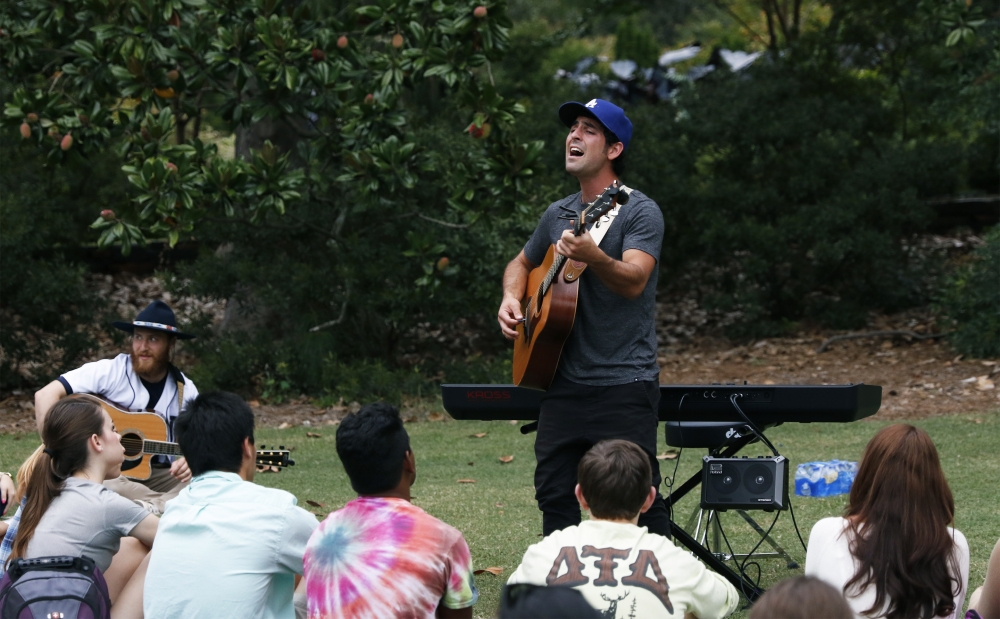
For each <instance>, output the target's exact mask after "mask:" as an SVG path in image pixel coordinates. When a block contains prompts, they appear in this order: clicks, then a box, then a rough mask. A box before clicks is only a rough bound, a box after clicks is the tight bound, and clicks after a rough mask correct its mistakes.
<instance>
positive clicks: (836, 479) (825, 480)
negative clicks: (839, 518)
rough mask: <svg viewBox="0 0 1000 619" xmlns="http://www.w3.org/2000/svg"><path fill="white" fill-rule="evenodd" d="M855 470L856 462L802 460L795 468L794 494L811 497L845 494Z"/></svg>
mask: <svg viewBox="0 0 1000 619" xmlns="http://www.w3.org/2000/svg"><path fill="white" fill-rule="evenodd" d="M857 472H858V463H857V462H847V461H845V460H830V461H829V462H803V463H802V464H800V465H799V466H798V467H797V468H796V469H795V494H796V495H797V496H811V497H824V496H834V495H837V494H847V493H849V492H850V491H851V486H852V485H853V484H854V476H855V475H856V474H857Z"/></svg>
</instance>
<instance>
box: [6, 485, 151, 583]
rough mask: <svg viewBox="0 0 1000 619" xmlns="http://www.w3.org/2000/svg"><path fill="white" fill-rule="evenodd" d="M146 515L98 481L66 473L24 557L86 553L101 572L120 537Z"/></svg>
mask: <svg viewBox="0 0 1000 619" xmlns="http://www.w3.org/2000/svg"><path fill="white" fill-rule="evenodd" d="M148 515H149V512H147V511H146V510H144V509H143V508H141V507H139V505H138V504H136V503H133V502H132V501H129V500H128V499H126V498H125V497H123V496H121V495H120V494H118V493H117V492H115V491H113V490H109V489H107V488H105V487H104V486H102V485H101V484H95V483H94V482H91V481H86V480H83V479H77V478H76V477H69V478H67V479H66V481H65V482H64V485H63V490H62V492H61V493H60V494H59V496H57V497H56V498H55V499H53V500H52V503H51V504H49V508H48V509H47V510H45V514H43V515H42V519H41V521H39V523H38V526H37V527H36V528H35V534H34V535H32V536H31V541H30V542H28V549H27V551H26V552H25V557H26V558H28V559H34V558H36V557H52V556H63V555H70V556H74V557H79V556H82V555H86V556H88V557H90V558H91V559H93V560H94V562H95V563H97V567H99V568H101V571H102V572H105V571H107V569H108V566H109V565H111V558H112V557H113V556H114V555H115V553H116V552H118V546H119V545H120V541H121V538H123V537H126V536H127V535H128V534H129V533H131V532H132V529H134V528H135V526H136V525H137V524H139V523H140V522H142V520H143V519H144V518H145V517H146V516H148Z"/></svg>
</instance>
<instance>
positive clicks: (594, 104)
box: [583, 99, 597, 107]
mask: <svg viewBox="0 0 1000 619" xmlns="http://www.w3.org/2000/svg"><path fill="white" fill-rule="evenodd" d="M583 107H597V99H591V100H590V101H588V102H587V105H585V106H583Z"/></svg>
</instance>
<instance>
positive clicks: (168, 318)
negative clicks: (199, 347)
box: [111, 301, 194, 340]
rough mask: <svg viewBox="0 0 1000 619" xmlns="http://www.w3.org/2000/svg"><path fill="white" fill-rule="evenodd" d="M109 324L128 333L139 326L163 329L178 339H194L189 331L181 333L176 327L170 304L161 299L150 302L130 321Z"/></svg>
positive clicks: (154, 329)
mask: <svg viewBox="0 0 1000 619" xmlns="http://www.w3.org/2000/svg"><path fill="white" fill-rule="evenodd" d="M111 326H113V327H114V328H116V329H121V330H122V331H126V332H128V333H133V332H134V331H135V328H136V327H141V328H143V329H152V330H153V331H163V332H164V333H169V334H171V335H175V336H177V339H180V340H190V339H194V336H193V335H191V334H190V333H183V332H182V331H181V330H180V329H178V328H177V318H175V317H174V310H172V309H170V306H169V305H167V304H166V303H164V302H163V301H153V302H152V303H150V304H149V306H148V307H147V308H146V309H144V310H142V311H141V312H139V315H138V316H136V318H135V320H133V321H132V322H122V321H120V320H116V321H114V322H113V323H111Z"/></svg>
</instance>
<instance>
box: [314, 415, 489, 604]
mask: <svg viewBox="0 0 1000 619" xmlns="http://www.w3.org/2000/svg"><path fill="white" fill-rule="evenodd" d="M337 455H338V456H340V461H341V462H343V464H344V469H345V470H346V471H347V476H348V477H349V478H350V480H351V487H352V488H354V490H355V492H357V493H358V498H356V499H354V500H353V501H351V502H349V503H348V504H347V505H345V506H344V507H343V509H339V510H337V511H335V512H333V513H332V514H330V515H329V516H328V517H327V519H326V520H324V521H323V522H322V523H321V524H320V525H319V528H318V529H316V532H315V533H313V536H312V537H311V538H310V539H309V544H308V545H307V546H306V554H305V582H306V595H307V598H308V604H309V616H310V617H312V618H314V619H318V618H320V617H322V618H327V617H352V618H357V619H363V618H371V619H390V618H393V617H406V618H416V617H420V618H426V617H469V618H471V617H472V606H473V605H474V604H475V603H476V599H477V598H478V597H479V592H478V591H476V585H475V582H474V580H473V577H472V558H471V556H470V555H469V547H468V546H467V545H466V543H465V538H463V537H462V534H461V532H459V531H458V530H457V529H455V528H454V527H451V526H449V525H447V524H445V523H443V522H441V521H440V520H438V519H437V518H434V517H433V516H431V515H429V514H427V513H426V512H424V510H422V509H420V508H419V507H417V506H416V505H413V503H411V502H410V486H411V485H413V481H414V480H415V479H416V477H417V469H416V463H415V461H414V458H413V450H412V449H411V448H410V437H409V436H407V434H406V430H405V429H403V422H402V420H401V419H400V418H399V411H398V410H396V408H395V407H393V406H390V405H388V404H383V403H378V404H369V405H367V406H364V407H362V409H361V410H360V411H358V412H357V413H356V414H354V415H351V416H349V417H347V418H346V419H344V420H343V421H342V422H341V423H340V427H339V428H337Z"/></svg>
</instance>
